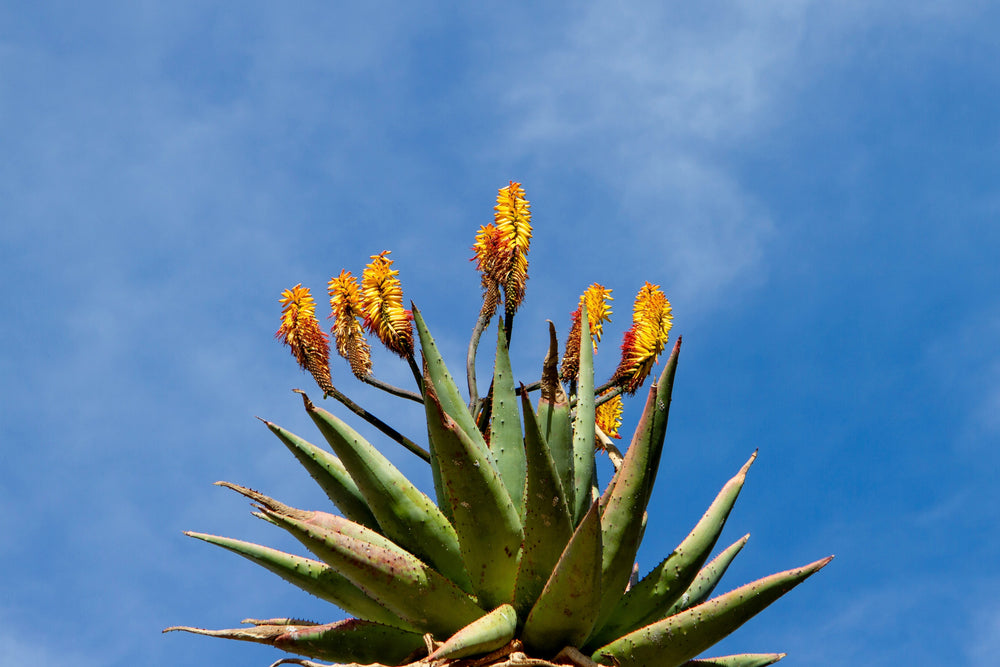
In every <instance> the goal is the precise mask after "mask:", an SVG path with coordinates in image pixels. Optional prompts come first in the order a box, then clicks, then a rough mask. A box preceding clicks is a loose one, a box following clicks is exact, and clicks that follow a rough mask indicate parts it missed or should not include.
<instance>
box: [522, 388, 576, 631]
mask: <svg viewBox="0 0 1000 667" xmlns="http://www.w3.org/2000/svg"><path fill="white" fill-rule="evenodd" d="M521 410H522V412H523V413H524V449H525V455H526V457H527V473H526V474H527V479H526V480H525V485H524V510H525V511H524V546H523V550H522V553H521V567H520V569H519V570H518V574H517V588H516V591H515V594H514V600H515V606H516V607H517V610H518V611H519V612H520V613H521V614H522V616H524V615H527V613H528V612H529V611H530V610H531V607H532V606H533V605H534V604H535V601H536V600H537V599H538V595H539V594H540V593H541V592H542V589H543V588H544V587H545V582H546V581H548V578H549V575H551V574H552V570H553V569H554V568H555V566H556V563H557V562H558V561H559V556H560V555H562V552H563V549H564V548H565V547H566V544H567V543H568V542H569V540H570V538H571V537H572V536H573V519H572V517H571V516H570V513H569V505H568V504H567V502H566V494H565V491H564V490H563V485H562V482H561V481H560V479H559V475H558V473H557V472H556V467H555V464H554V463H553V461H552V456H551V454H550V452H549V449H548V448H547V447H546V446H545V441H544V439H543V438H542V435H541V430H540V428H539V424H538V420H537V418H536V417H535V412H534V410H532V409H531V401H530V399H529V398H528V392H526V391H524V390H523V389H522V391H521Z"/></svg>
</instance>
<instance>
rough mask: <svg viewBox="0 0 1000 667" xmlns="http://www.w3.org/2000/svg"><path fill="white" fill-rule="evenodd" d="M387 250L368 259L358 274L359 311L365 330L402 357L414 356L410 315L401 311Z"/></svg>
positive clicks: (400, 290)
mask: <svg viewBox="0 0 1000 667" xmlns="http://www.w3.org/2000/svg"><path fill="white" fill-rule="evenodd" d="M389 252H390V251H388V250H383V251H382V252H381V253H379V254H378V255H372V256H371V260H372V261H371V263H370V264H368V265H367V266H366V267H365V270H364V272H363V273H362V274H361V311H362V314H363V317H364V322H365V328H366V329H368V331H369V332H371V333H373V334H375V335H376V336H378V338H379V340H381V341H382V344H383V345H385V346H386V347H387V348H389V349H390V350H392V351H393V352H395V353H396V354H398V355H399V356H401V357H404V358H406V357H409V356H410V355H412V354H413V326H412V324H411V322H412V320H413V313H412V312H410V311H409V310H404V309H403V288H402V287H401V286H400V283H399V279H398V278H397V277H396V276H397V275H398V274H399V271H396V270H394V269H393V268H392V260H391V259H389V257H388V255H389Z"/></svg>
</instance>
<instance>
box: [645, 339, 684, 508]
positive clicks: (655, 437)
mask: <svg viewBox="0 0 1000 667" xmlns="http://www.w3.org/2000/svg"><path fill="white" fill-rule="evenodd" d="M680 353H681V338H680V336H678V337H677V342H676V343H674V348H673V350H671V351H670V357H669V358H667V363H666V365H665V366H664V367H663V372H662V373H660V377H659V379H658V380H657V381H656V411H655V412H654V413H653V426H652V428H653V432H652V436H651V446H650V451H649V470H650V475H649V481H648V482H647V483H646V490H645V494H644V496H643V503H642V506H643V507H646V506H647V505H648V504H649V496H650V494H651V493H652V492H653V485H654V484H655V483H656V473H657V472H658V471H659V469H660V456H661V454H662V453H663V441H664V439H665V438H666V435H667V418H668V417H669V416H670V398H671V395H672V394H673V391H674V376H675V375H676V374H677V358H678V357H679V356H680Z"/></svg>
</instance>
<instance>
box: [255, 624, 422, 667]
mask: <svg viewBox="0 0 1000 667" xmlns="http://www.w3.org/2000/svg"><path fill="white" fill-rule="evenodd" d="M274 645H275V646H277V647H278V648H280V649H282V650H284V651H288V652H289V653H298V654H299V655H305V656H309V657H310V658H319V659H320V660H329V661H330V662H338V663H346V662H353V663H358V664H363V665H367V664H371V663H379V664H383V665H399V664H402V663H404V662H406V661H407V659H408V658H409V657H410V656H412V655H414V654H418V653H419V652H420V651H421V650H422V649H423V650H426V644H425V643H424V637H423V635H421V634H420V633H419V632H407V631H406V630H400V629H398V628H390V627H388V626H385V625H379V624H378V623H368V622H366V621H361V620H358V619H355V618H350V619H347V620H344V621H337V622H335V623H329V624H327V625H317V626H313V627H300V628H296V629H294V630H292V631H291V632H286V633H285V634H283V635H280V636H278V637H277V638H276V639H275V640H274Z"/></svg>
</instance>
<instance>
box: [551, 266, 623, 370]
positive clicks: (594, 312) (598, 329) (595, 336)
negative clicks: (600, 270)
mask: <svg viewBox="0 0 1000 667" xmlns="http://www.w3.org/2000/svg"><path fill="white" fill-rule="evenodd" d="M609 301H614V297H612V296H611V290H609V289H605V288H604V286H603V285H599V284H597V283H594V284H593V285H591V286H590V287H588V288H587V289H586V291H584V293H583V295H582V296H581V297H580V304H581V305H582V304H583V303H586V304H587V319H588V320H589V323H590V338H591V342H592V343H593V344H594V352H597V344H598V343H599V342H600V341H601V336H602V335H603V334H604V323H605V322H610V321H611V306H610V305H609V304H608V302H609ZM581 312H582V311H581V309H580V307H577V309H576V310H575V311H573V315H572V318H573V319H572V324H571V325H570V330H569V340H567V341H566V352H565V353H564V354H563V358H562V367H561V369H560V377H561V378H562V380H563V381H564V382H572V381H573V380H575V379H576V376H577V374H578V373H579V371H580V318H581Z"/></svg>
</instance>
